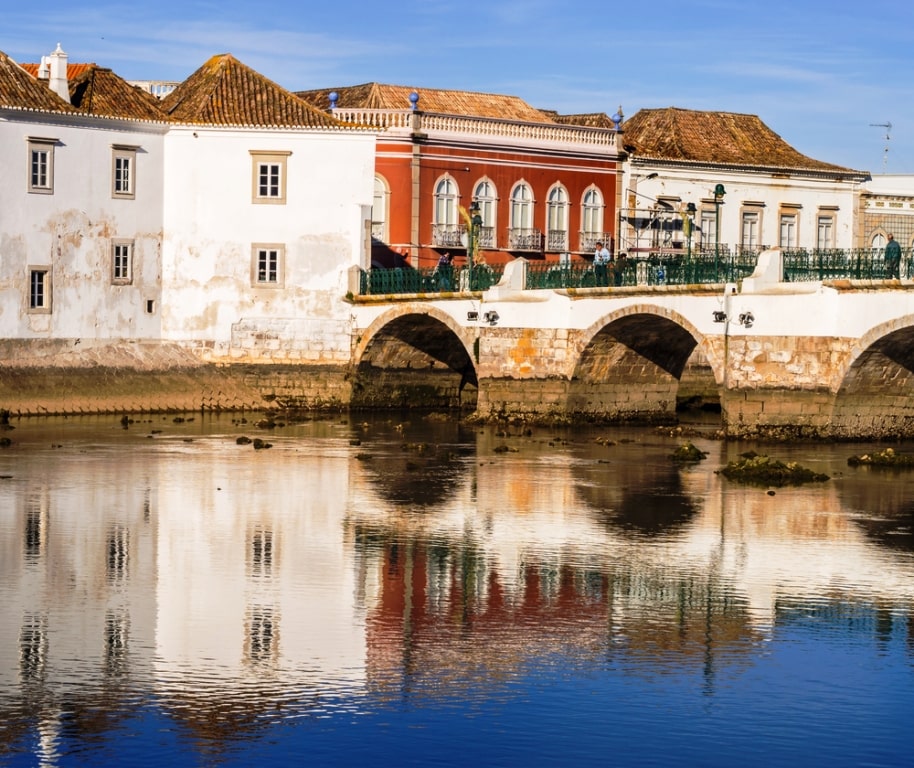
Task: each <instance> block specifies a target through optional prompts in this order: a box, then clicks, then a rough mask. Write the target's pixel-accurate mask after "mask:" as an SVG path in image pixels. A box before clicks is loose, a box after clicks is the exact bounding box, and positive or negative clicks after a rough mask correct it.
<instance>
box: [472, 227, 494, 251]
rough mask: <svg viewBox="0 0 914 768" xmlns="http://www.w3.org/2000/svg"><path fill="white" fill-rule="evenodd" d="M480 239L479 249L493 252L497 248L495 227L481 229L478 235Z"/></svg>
mask: <svg viewBox="0 0 914 768" xmlns="http://www.w3.org/2000/svg"><path fill="white" fill-rule="evenodd" d="M476 235H477V237H478V238H479V247H480V248H487V249H489V250H493V249H495V248H497V247H498V246H497V244H496V242H495V227H480V228H479V229H478V230H477V233H476Z"/></svg>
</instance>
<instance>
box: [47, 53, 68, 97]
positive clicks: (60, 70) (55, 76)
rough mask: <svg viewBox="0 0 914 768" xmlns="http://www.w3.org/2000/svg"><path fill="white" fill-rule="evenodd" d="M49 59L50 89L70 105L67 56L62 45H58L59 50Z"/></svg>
mask: <svg viewBox="0 0 914 768" xmlns="http://www.w3.org/2000/svg"><path fill="white" fill-rule="evenodd" d="M48 58H49V60H50V68H51V79H50V80H49V81H48V87H49V88H50V89H51V90H52V91H54V93H56V94H57V95H58V96H60V98H62V99H63V100H64V101H65V102H67V104H69V103H70V89H69V87H68V86H67V54H66V53H64V52H63V49H62V48H61V47H60V43H57V49H56V50H55V51H54V52H53V53H52V54H51V55H50V56H49V57H48Z"/></svg>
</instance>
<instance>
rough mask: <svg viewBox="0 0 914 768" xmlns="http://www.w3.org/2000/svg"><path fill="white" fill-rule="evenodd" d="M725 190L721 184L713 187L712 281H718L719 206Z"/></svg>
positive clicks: (722, 200)
mask: <svg viewBox="0 0 914 768" xmlns="http://www.w3.org/2000/svg"><path fill="white" fill-rule="evenodd" d="M726 194H727V190H726V189H724V185H723V184H718V185H717V186H716V187H714V228H715V233H714V279H715V280H720V271H719V270H720V206H721V205H723V202H724V195H726Z"/></svg>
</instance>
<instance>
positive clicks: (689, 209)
mask: <svg viewBox="0 0 914 768" xmlns="http://www.w3.org/2000/svg"><path fill="white" fill-rule="evenodd" d="M685 210H686V218H685V226H686V241H687V242H688V244H689V245H688V251H687V252H688V256H689V261H690V262H691V260H692V226H693V224H694V223H695V211H696V208H695V203H686V207H685Z"/></svg>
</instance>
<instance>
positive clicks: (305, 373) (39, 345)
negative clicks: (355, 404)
mask: <svg viewBox="0 0 914 768" xmlns="http://www.w3.org/2000/svg"><path fill="white" fill-rule="evenodd" d="M346 378H347V377H346V371H345V370H344V369H342V368H332V367H331V368H328V369H325V368H318V367H315V368H313V369H312V368H310V367H308V368H304V367H302V366H291V365H289V366H280V365H245V364H237V365H217V364H213V363H207V362H204V361H203V360H201V358H199V357H198V356H197V355H195V354H194V353H193V351H191V350H188V349H186V348H183V347H181V346H180V345H176V344H165V343H161V342H114V343H112V342H95V341H92V340H88V341H87V340H78V341H77V340H73V341H61V342H49V341H44V340H42V341H6V342H0V410H4V411H8V412H9V414H10V415H12V416H20V417H21V416H49V415H75V414H100V413H177V412H191V411H196V412H199V411H244V410H264V409H272V408H291V407H301V406H305V407H313V406H315V405H319V406H322V407H328V408H329V407H334V406H338V405H339V404H340V402H341V401H348V393H347V392H346V386H347V384H348V382H347V381H346Z"/></svg>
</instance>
